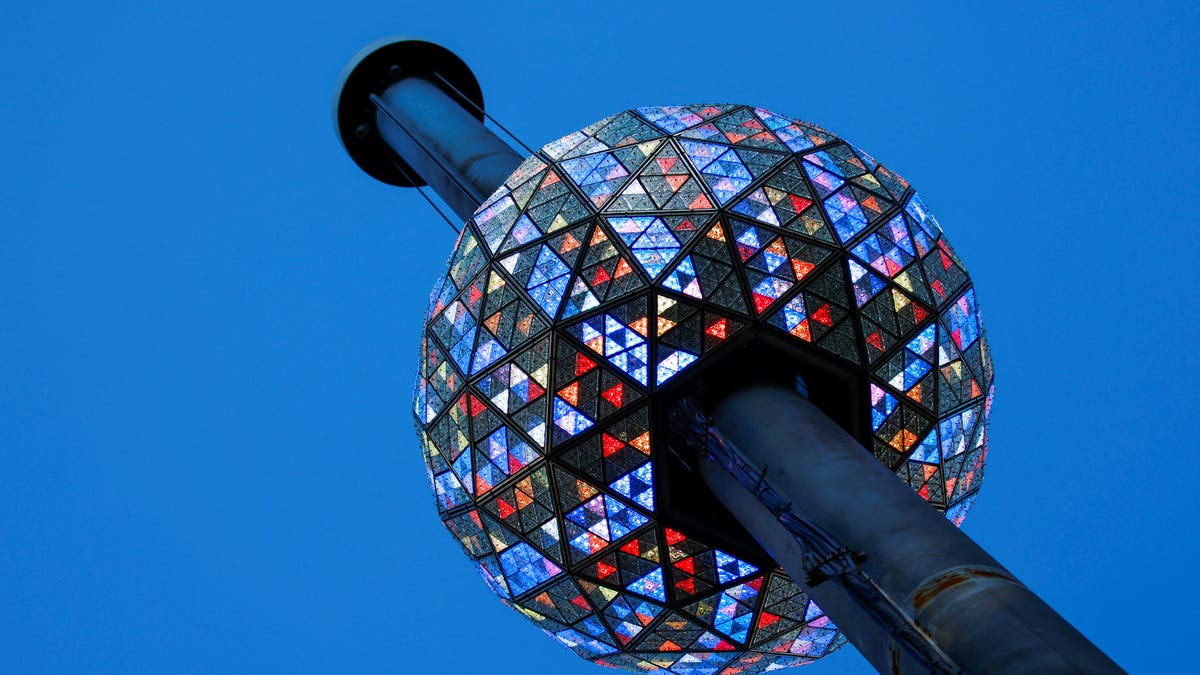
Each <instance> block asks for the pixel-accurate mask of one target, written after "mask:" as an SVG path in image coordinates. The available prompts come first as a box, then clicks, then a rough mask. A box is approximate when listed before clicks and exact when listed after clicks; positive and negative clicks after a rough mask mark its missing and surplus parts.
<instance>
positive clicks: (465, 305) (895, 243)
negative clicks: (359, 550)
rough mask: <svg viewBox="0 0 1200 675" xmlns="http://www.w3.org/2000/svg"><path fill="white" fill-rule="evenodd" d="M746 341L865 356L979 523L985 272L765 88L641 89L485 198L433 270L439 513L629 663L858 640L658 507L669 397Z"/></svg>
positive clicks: (613, 658)
mask: <svg viewBox="0 0 1200 675" xmlns="http://www.w3.org/2000/svg"><path fill="white" fill-rule="evenodd" d="M755 336H761V337H763V339H766V338H771V339H773V340H775V342H783V343H786V344H787V345H789V346H790V347H789V348H792V349H794V350H796V354H798V355H799V356H802V357H804V358H807V359H816V360H818V361H820V362H822V363H828V364H831V367H832V368H835V369H840V372H845V373H848V377H850V379H851V380H853V382H854V383H855V384H854V387H856V388H854V389H852V390H851V395H852V396H853V397H854V402H855V403H856V404H860V407H859V409H860V410H861V427H862V429H863V431H862V432H861V433H860V434H859V439H860V440H861V441H862V442H863V443H864V445H866V446H867V447H868V448H870V449H872V450H873V452H874V453H875V455H876V456H877V457H878V458H879V459H880V461H882V462H884V463H885V464H886V465H887V466H888V467H889V468H890V469H891V470H893V471H894V472H895V473H896V474H897V476H898V477H899V479H900V480H903V481H905V482H906V483H908V484H909V485H911V486H912V488H913V489H914V490H916V491H917V492H918V493H919V494H920V495H921V496H922V497H923V498H925V499H926V500H927V501H928V502H930V504H932V505H933V506H934V507H936V508H937V509H939V510H941V511H944V512H945V513H946V515H947V517H949V518H951V519H952V520H954V521H955V522H956V523H961V521H962V519H963V517H964V516H965V514H966V512H967V510H968V509H969V508H970V506H971V504H972V502H973V501H974V498H975V495H976V493H977V491H978V489H979V486H980V482H981V480H982V477H983V462H984V457H985V455H986V452H987V450H986V421H987V417H988V409H989V406H990V404H989V402H990V396H991V387H992V384H991V383H992V367H991V363H990V360H989V357H988V350H987V346H986V343H985V341H984V338H983V330H982V327H981V324H980V321H979V316H978V313H977V311H976V301H975V292H974V290H973V289H972V287H971V284H970V280H969V279H968V277H967V274H966V271H965V270H964V268H963V265H962V263H961V262H960V261H959V259H958V258H957V256H955V254H954V252H953V251H952V250H951V248H950V246H949V244H948V243H947V241H946V238H945V237H944V236H943V234H942V231H941V228H940V227H939V226H938V223H937V221H936V220H935V219H934V217H933V216H932V215H931V214H930V213H929V210H928V209H927V208H926V207H925V204H924V203H923V202H922V201H921V198H920V197H918V196H917V194H916V193H915V192H914V191H913V190H912V188H911V187H910V186H909V184H908V183H907V182H906V181H905V180H904V179H903V178H901V177H900V176H899V175H897V174H896V173H895V172H893V171H891V170H889V169H887V168H885V167H884V166H882V165H880V164H878V163H877V162H876V161H875V160H874V159H872V158H871V157H870V156H869V155H867V154H866V153H864V152H862V151H861V150H859V149H857V148H855V147H854V146H852V145H850V144H848V143H846V142H844V141H841V140H839V139H838V138H837V137H835V136H834V135H832V134H830V133H829V132H827V131H824V130H822V129H820V128H818V127H815V126H813V125H810V124H805V123H803V122H799V121H795V120H793V119H791V118H788V117H783V116H780V115H777V114H775V113H771V112H768V111H766V110H762V109H758V108H750V107H744V106H737V105H696V106H681V107H652V108H638V109H636V110H629V111H626V112H622V113H619V114H617V115H614V116H612V117H608V118H606V119H604V120H601V121H599V122H597V123H595V124H592V125H591V126H588V127H586V128H585V129H583V130H582V131H578V132H576V133H573V134H571V135H569V136H566V137H564V138H562V139H559V140H557V141H555V142H553V143H550V144H549V145H547V146H545V147H544V148H543V149H542V150H541V152H539V153H538V154H537V155H536V156H533V157H530V158H528V159H527V160H525V162H524V163H523V164H522V165H521V166H520V167H519V168H518V169H517V170H516V172H515V173H513V174H512V176H511V177H510V178H509V179H508V180H507V181H506V182H505V184H504V185H503V186H501V187H500V188H499V189H498V190H497V191H496V192H495V194H493V195H492V196H491V197H490V198H489V199H488V201H487V202H486V203H485V204H483V205H482V206H480V207H479V209H478V211H477V212H476V214H475V216H474V218H473V219H472V220H471V221H469V222H468V223H466V225H465V226H464V227H463V230H462V233H461V235H460V237H459V240H458V244H457V247H456V249H455V251H454V253H453V255H452V256H451V259H450V262H449V266H448V270H447V272H446V273H445V275H444V276H443V277H442V278H441V279H439V280H438V282H437V285H436V287H435V289H434V292H433V296H432V299H431V303H430V306H429V310H428V314H427V316H426V330H425V334H424V340H423V343H422V350H421V364H420V368H419V375H418V381H417V390H416V406H415V413H416V422H417V427H418V429H419V434H420V437H421V443H422V447H423V451H424V457H425V461H426V464H427V466H428V469H429V475H430V479H431V482H432V485H433V488H434V491H435V492H436V496H437V504H438V508H439V510H440V513H441V516H442V518H443V520H444V522H445V524H446V526H447V527H448V528H449V529H450V531H451V532H452V533H453V534H454V536H455V537H456V538H457V539H458V540H459V542H460V543H461V544H462V546H463V547H464V549H465V550H466V552H467V554H468V555H469V556H471V558H472V559H474V560H475V561H476V563H477V564H478V568H479V572H480V574H481V575H482V576H483V578H484V580H485V581H486V582H487V584H488V585H489V586H490V587H491V589H492V590H493V591H495V593H496V594H497V595H499V596H500V597H501V598H502V599H503V600H504V602H505V603H506V604H508V605H509V606H511V607H513V608H515V609H517V610H518V611H520V612H522V613H524V614H525V615H526V616H528V617H529V618H530V619H532V620H533V621H534V622H535V623H537V624H538V626H539V627H541V628H542V629H543V630H545V631H546V632H547V633H548V634H550V635H551V636H552V637H554V638H555V639H556V640H558V641H559V642H561V643H563V644H565V645H566V646H568V647H569V648H571V649H572V650H574V651H575V652H577V653H578V654H579V655H580V656H582V657H584V658H586V659H590V660H594V661H596V662H597V663H601V664H604V665H610V666H617V667H622V668H628V669H632V670H653V669H657V668H661V669H666V670H670V671H671V672H679V673H688V672H706V673H717V672H719V673H751V672H762V671H764V670H767V669H768V668H770V669H774V668H779V667H784V666H790V665H799V664H804V663H808V662H810V661H812V660H814V659H817V658H820V657H821V656H823V655H825V654H826V653H828V652H829V651H831V650H832V649H833V648H835V647H836V646H837V645H839V644H841V642H842V640H841V639H840V638H839V637H838V632H837V629H836V627H835V626H834V625H833V624H832V623H831V621H830V619H829V618H828V617H826V616H825V615H824V613H823V612H822V611H821V609H820V608H819V607H817V606H816V605H815V604H813V602H812V601H811V600H809V598H808V597H807V595H806V594H805V593H804V591H803V590H802V589H801V587H800V586H799V585H797V584H796V583H794V582H793V581H792V580H791V579H789V578H788V576H787V574H786V573H785V572H784V571H783V570H782V569H780V568H779V567H778V566H777V565H775V564H774V563H773V561H771V560H770V559H769V558H764V557H763V556H762V555H759V556H758V557H755V556H754V555H752V554H751V553H748V551H749V549H745V550H733V549H732V548H731V547H730V546H726V545H718V543H717V542H714V541H713V540H712V538H711V537H709V538H708V539H707V540H706V536H699V537H697V536H693V535H696V534H697V532H698V531H700V530H698V529H697V528H700V527H701V526H700V525H699V524H693V525H687V524H686V522H685V524H683V525H681V524H680V522H684V521H680V520H679V519H676V518H674V517H673V516H672V515H671V514H670V513H669V512H668V511H667V510H666V509H665V506H664V503H663V502H664V494H665V491H664V489H665V488H666V487H668V486H665V485H664V472H665V469H664V467H665V466H666V462H667V461H668V459H667V457H666V454H667V453H666V452H665V448H664V447H663V443H662V440H663V439H661V438H660V437H659V436H661V435H662V434H661V433H660V432H656V431H655V429H656V428H658V426H657V420H658V418H659V416H661V415H665V414H666V410H665V405H664V404H663V399H662V396H663V392H668V391H670V390H672V388H674V389H675V390H677V391H678V390H680V389H686V387H687V386H689V385H688V378H689V377H690V376H691V375H690V374H689V373H694V372H699V371H701V370H702V369H703V367H704V365H705V364H706V363H714V362H717V361H719V360H720V359H722V358H723V356H722V355H723V354H728V353H730V350H731V349H732V348H733V345H745V344H751V341H752V340H753V339H755ZM782 367H785V368H786V364H784V365H783V366H782ZM856 414H857V413H856Z"/></svg>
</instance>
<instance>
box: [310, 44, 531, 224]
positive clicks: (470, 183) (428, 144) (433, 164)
mask: <svg viewBox="0 0 1200 675" xmlns="http://www.w3.org/2000/svg"><path fill="white" fill-rule="evenodd" d="M486 116H487V113H485V112H484V109H483V92H482V91H480V89H479V82H478V80H476V79H475V75H474V74H473V73H472V72H471V69H470V68H468V67H467V64H465V63H463V61H462V59H460V58H458V57H457V56H455V54H454V53H453V52H451V51H450V50H448V49H446V48H445V47H442V46H440V45H437V44H434V43H432V42H426V41H425V40H418V39H415V38H409V37H395V38H386V39H383V40H379V41H378V42H374V43H372V44H370V45H367V46H366V47H365V48H364V49H363V50H362V51H360V52H359V53H358V54H356V55H355V56H354V58H352V59H351V60H350V62H349V63H348V64H347V65H346V68H345V69H344V70H343V71H342V75H341V77H340V78H339V81H338V85H337V90H336V93H335V94H334V98H333V119H334V125H335V128H336V129H337V133H338V137H339V138H340V139H341V141H342V145H343V146H344V147H345V148H346V152H347V153H348V154H349V155H350V157H351V159H353V160H354V162H355V163H356V164H358V166H359V167H360V168H361V169H362V170H363V171H365V172H366V173H367V174H368V175H370V176H373V177H375V178H377V179H378V180H380V181H383V182H384V183H387V184H389V185H397V186H402V187H420V186H422V185H425V184H428V185H430V186H432V187H433V189H434V191H436V192H437V193H438V195H439V196H441V198H442V199H443V200H444V201H445V202H446V203H447V204H448V205H449V206H450V208H452V209H453V210H454V212H455V214H457V215H458V217H459V218H461V219H462V220H467V219H469V218H470V217H471V216H472V214H474V212H475V209H476V208H477V207H478V206H479V205H480V204H481V203H483V201H484V200H486V199H487V198H488V197H489V196H491V194H492V193H493V192H494V191H495V190H496V188H498V187H500V185H501V184H502V183H504V181H505V180H506V179H507V178H508V177H509V176H510V175H512V173H513V171H515V170H516V168H517V167H518V166H520V164H521V162H522V161H523V159H524V156H523V155H521V154H518V153H517V152H516V151H514V150H513V149H512V148H510V147H509V146H508V144H507V143H505V142H504V141H502V140H500V138H499V137H497V136H496V134H494V133H492V131H491V130H490V129H488V128H487V127H485V126H484V125H483V120H484V118H485V117H486Z"/></svg>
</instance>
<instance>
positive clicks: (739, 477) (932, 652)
mask: <svg viewBox="0 0 1200 675" xmlns="http://www.w3.org/2000/svg"><path fill="white" fill-rule="evenodd" d="M671 430H672V432H673V433H674V434H676V436H678V437H680V438H682V439H684V442H685V443H686V444H688V445H690V446H691V447H694V448H703V450H704V452H703V456H704V458H705V459H707V460H708V461H709V462H711V463H712V464H715V465H717V466H719V467H720V468H722V469H724V470H725V471H726V472H727V473H728V474H729V476H731V477H732V478H733V479H734V480H735V481H736V482H737V484H738V485H740V486H741V487H742V488H743V489H744V490H746V491H747V492H748V493H750V494H752V495H753V496H754V498H755V499H757V500H758V501H759V502H760V503H761V504H762V506H763V507H764V508H765V509H766V510H767V511H768V512H769V513H770V515H772V516H774V518H775V520H776V522H777V523H778V524H779V525H781V526H782V527H783V529H785V530H786V531H787V532H788V533H789V534H790V535H791V536H792V537H793V538H794V539H795V541H796V542H798V543H799V544H800V550H801V551H802V552H803V557H802V561H801V564H800V569H792V567H789V564H791V565H792V566H795V561H792V560H779V561H778V562H779V563H780V564H781V565H782V566H783V567H784V569H786V570H787V571H788V574H790V575H792V576H793V578H796V579H804V580H805V582H806V586H808V588H815V587H817V586H820V585H821V584H822V583H824V582H826V581H832V582H833V583H836V584H838V585H839V586H841V587H842V589H843V590H844V591H845V592H846V593H847V594H848V595H850V596H851V597H852V598H853V599H854V600H855V602H856V604H857V607H858V608H859V609H860V610H861V611H862V612H864V613H865V614H866V615H867V617H868V618H869V619H870V620H871V621H873V622H874V623H875V625H876V626H877V627H878V629H879V630H882V631H883V632H885V633H886V634H888V635H889V636H891V638H892V641H893V643H894V644H897V645H900V646H901V647H902V648H903V649H904V650H905V652H906V656H907V657H908V659H907V660H909V661H911V662H912V663H913V665H914V667H916V668H919V669H921V671H922V672H929V673H947V674H949V673H959V672H962V671H961V669H960V668H959V667H958V666H956V665H955V664H954V662H953V661H951V660H950V658H949V657H948V656H946V654H945V653H944V652H942V650H941V649H940V648H939V647H938V646H937V643H935V642H934V641H933V640H932V639H930V637H929V636H928V635H927V634H926V633H925V632H924V631H922V630H921V629H920V628H919V627H918V626H917V625H916V623H915V622H913V620H912V617H910V616H909V615H908V614H906V613H905V612H904V611H903V610H902V609H901V608H900V606H899V605H898V604H897V603H896V602H895V601H894V600H892V598H891V597H889V596H888V594H887V593H885V592H884V591H883V589H881V588H880V587H879V586H878V584H876V583H875V582H874V581H872V580H871V578H870V577H869V576H867V574H866V573H865V572H863V570H862V568H860V567H859V565H858V563H859V562H861V561H862V560H863V559H864V558H865V556H864V555H863V554H862V553H859V552H855V551H851V550H850V549H849V548H847V547H846V546H843V545H841V544H839V543H838V542H837V541H835V540H834V539H833V537H832V536H830V535H829V533H828V532H826V531H825V530H823V529H821V528H820V527H819V526H817V525H816V524H815V523H813V522H811V521H809V520H807V519H806V518H804V517H803V516H801V515H800V514H798V513H796V512H795V511H794V510H793V509H792V503H791V501H789V500H788V499H786V498H785V497H784V496H783V495H782V494H781V493H780V492H779V491H778V490H777V489H776V488H775V486H774V485H772V484H771V482H770V481H769V480H767V477H766V476H767V471H766V467H764V468H762V469H756V468H755V467H754V466H752V465H751V463H750V462H749V461H748V460H747V459H746V457H745V456H744V455H742V453H740V452H739V451H738V449H737V448H736V447H734V446H733V444H732V443H730V442H729V440H728V439H726V438H725V437H724V436H723V435H722V434H721V432H720V431H719V430H718V429H716V428H715V427H713V426H712V420H710V419H709V418H708V416H707V415H705V414H704V413H703V412H702V411H701V410H700V406H698V405H697V404H696V403H695V402H694V401H692V400H691V399H688V398H684V399H682V400H681V401H680V402H679V403H678V404H677V405H676V407H675V409H673V410H672V411H671ZM751 529H752V531H753V528H751ZM801 571H802V572H803V574H799V572H801ZM839 616H842V615H841V614H839ZM842 628H843V630H845V626H844V625H843V626H842ZM847 634H848V635H849V634H850V633H849V631H847Z"/></svg>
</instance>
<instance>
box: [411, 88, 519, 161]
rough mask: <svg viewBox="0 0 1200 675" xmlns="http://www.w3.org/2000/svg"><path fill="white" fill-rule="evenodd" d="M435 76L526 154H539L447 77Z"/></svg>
mask: <svg viewBox="0 0 1200 675" xmlns="http://www.w3.org/2000/svg"><path fill="white" fill-rule="evenodd" d="M433 74H434V75H435V76H436V77H437V79H439V80H441V81H442V84H444V85H446V86H447V87H450V89H451V90H453V91H454V93H456V94H458V96H459V98H461V99H462V100H464V101H466V102H467V103H468V104H469V105H470V106H471V107H472V108H474V109H476V110H478V111H479V114H481V115H483V116H484V117H486V118H488V119H489V120H491V121H492V124H495V125H496V126H497V127H499V128H500V131H503V132H504V133H506V134H508V136H509V138H511V139H513V140H514V141H516V142H517V145H519V146H521V147H522V148H525V152H528V153H529V154H530V155H536V154H537V151H536V150H534V149H533V148H531V147H529V146H528V145H525V141H522V140H521V139H520V138H519V137H518V136H517V135H516V134H514V133H513V132H511V131H509V130H508V128H507V127H505V126H504V125H503V124H501V123H500V120H498V119H496V118H495V117H492V116H491V115H489V114H488V112H487V111H486V110H484V109H483V108H482V107H481V106H480V105H479V104H477V103H475V101H472V100H471V99H470V98H469V97H468V96H467V95H466V94H464V93H462V92H461V91H459V89H458V87H456V86H454V85H453V84H451V83H450V80H447V79H446V78H445V77H442V74H441V73H439V72H437V71H434V73H433Z"/></svg>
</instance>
